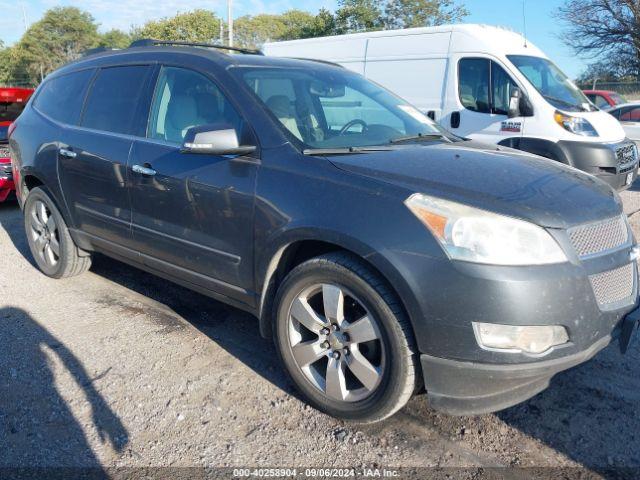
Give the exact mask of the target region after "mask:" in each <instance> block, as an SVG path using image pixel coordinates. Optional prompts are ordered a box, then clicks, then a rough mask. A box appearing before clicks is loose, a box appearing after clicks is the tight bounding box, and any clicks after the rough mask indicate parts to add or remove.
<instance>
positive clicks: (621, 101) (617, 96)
mask: <svg viewBox="0 0 640 480" xmlns="http://www.w3.org/2000/svg"><path fill="white" fill-rule="evenodd" d="M609 96H610V97H611V100H613V101H614V103H615V104H616V105H622V104H624V103H628V100H627V99H626V98H624V97H623V96H622V95H620V94H619V93H612V94H610V95H609Z"/></svg>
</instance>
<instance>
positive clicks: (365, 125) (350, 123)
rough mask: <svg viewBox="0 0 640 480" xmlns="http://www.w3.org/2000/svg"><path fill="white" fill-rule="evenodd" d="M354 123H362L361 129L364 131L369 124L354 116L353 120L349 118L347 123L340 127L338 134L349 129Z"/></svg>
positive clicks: (342, 133)
mask: <svg viewBox="0 0 640 480" xmlns="http://www.w3.org/2000/svg"><path fill="white" fill-rule="evenodd" d="M355 125H362V131H363V132H366V131H367V130H368V129H369V125H367V122H365V121H364V120H360V119H359V118H356V119H354V120H351V121H349V122H347V123H345V125H344V127H342V128H341V129H340V133H339V134H338V135H340V136H342V135H344V134H345V133H347V132H348V131H349V129H350V128H351V127H353V126H355Z"/></svg>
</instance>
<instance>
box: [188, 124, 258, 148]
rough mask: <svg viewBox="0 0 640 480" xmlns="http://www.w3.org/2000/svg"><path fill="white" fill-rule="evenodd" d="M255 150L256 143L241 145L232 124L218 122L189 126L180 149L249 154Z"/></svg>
mask: <svg viewBox="0 0 640 480" xmlns="http://www.w3.org/2000/svg"><path fill="white" fill-rule="evenodd" d="M255 150H256V147H255V145H240V143H239V142H238V134H237V132H236V130H235V129H234V128H233V127H232V126H230V125H221V124H217V125H198V126H196V127H191V128H189V129H188V130H187V133H186V135H185V137H184V143H183V144H182V149H181V150H180V151H181V152H182V153H200V154H204V155H248V154H250V153H253V152H255Z"/></svg>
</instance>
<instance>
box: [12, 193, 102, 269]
mask: <svg viewBox="0 0 640 480" xmlns="http://www.w3.org/2000/svg"><path fill="white" fill-rule="evenodd" d="M24 227H25V233H26V234H27V241H28V243H29V249H30V250H31V254H32V255H33V258H34V260H35V261H36V264H37V265H38V268H39V269H40V270H41V271H42V273H44V274H45V275H47V276H49V277H51V278H66V277H72V276H75V275H79V274H81V273H83V272H85V271H87V270H88V269H89V267H90V266H91V256H90V255H89V254H88V253H87V252H84V251H82V250H80V249H79V248H78V247H77V245H76V244H75V243H74V241H73V239H72V238H71V235H70V234H69V229H68V228H67V224H66V223H65V221H64V219H63V218H62V215H61V214H60V211H59V210H58V208H57V207H56V204H55V203H54V202H53V200H52V199H51V197H50V196H49V194H48V192H47V191H46V190H45V189H44V188H43V187H36V188H34V189H32V190H30V191H29V195H28V196H27V200H26V201H25V205H24Z"/></svg>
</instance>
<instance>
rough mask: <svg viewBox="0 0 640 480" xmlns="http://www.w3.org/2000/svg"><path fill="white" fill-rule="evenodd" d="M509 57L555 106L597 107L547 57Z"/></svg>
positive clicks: (578, 109)
mask: <svg viewBox="0 0 640 480" xmlns="http://www.w3.org/2000/svg"><path fill="white" fill-rule="evenodd" d="M507 58H508V59H509V60H510V61H511V63H513V64H514V65H515V66H516V68H517V69H518V70H520V73H522V74H523V75H524V76H525V77H527V80H529V82H530V83H531V84H532V85H533V86H534V87H535V89H536V90H538V92H540V94H541V95H542V96H543V97H544V98H545V99H546V100H547V102H549V103H550V104H551V105H553V106H554V107H556V108H559V109H561V110H565V111H572V112H589V111H594V110H595V109H596V108H595V107H594V106H593V105H592V104H591V103H590V102H589V100H588V99H587V97H585V95H584V93H582V91H581V90H580V89H579V88H578V87H576V86H575V85H574V83H573V82H572V81H571V80H569V78H568V77H567V76H566V75H565V74H564V73H562V71H560V69H559V68H558V67H556V66H555V65H554V64H553V63H552V62H551V61H549V60H547V59H546V58H540V57H529V56H525V55H508V56H507Z"/></svg>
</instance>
